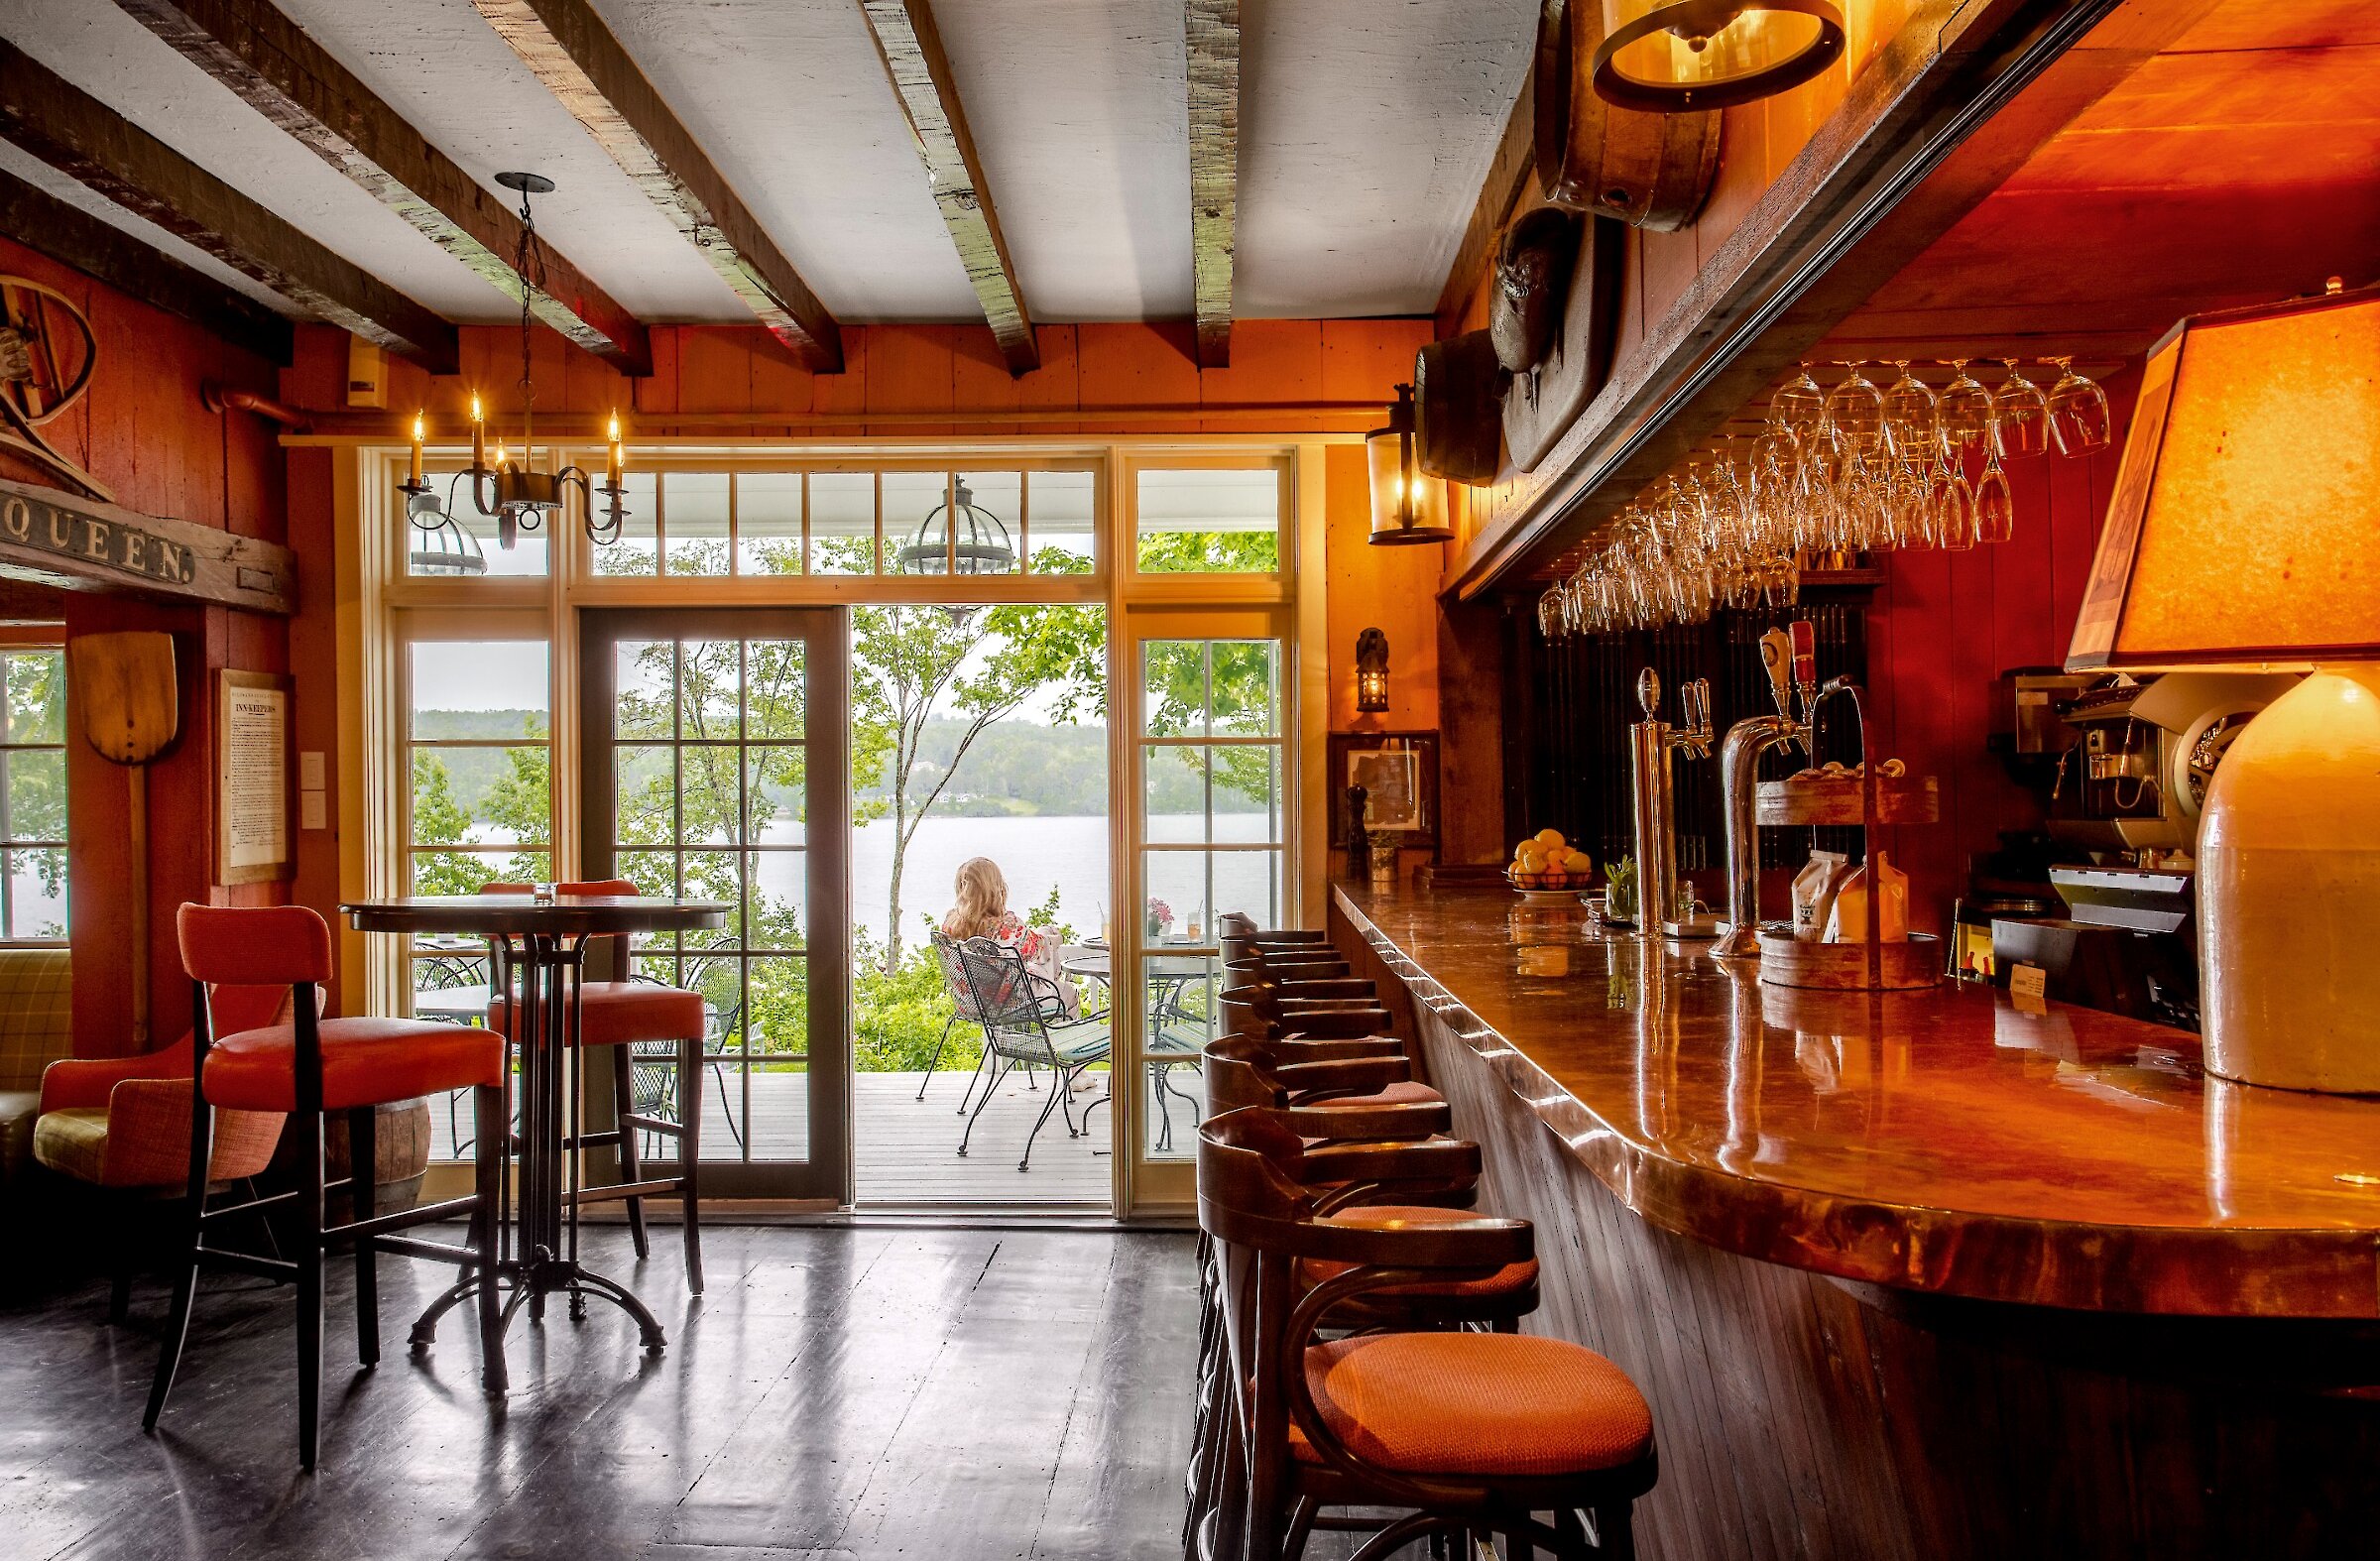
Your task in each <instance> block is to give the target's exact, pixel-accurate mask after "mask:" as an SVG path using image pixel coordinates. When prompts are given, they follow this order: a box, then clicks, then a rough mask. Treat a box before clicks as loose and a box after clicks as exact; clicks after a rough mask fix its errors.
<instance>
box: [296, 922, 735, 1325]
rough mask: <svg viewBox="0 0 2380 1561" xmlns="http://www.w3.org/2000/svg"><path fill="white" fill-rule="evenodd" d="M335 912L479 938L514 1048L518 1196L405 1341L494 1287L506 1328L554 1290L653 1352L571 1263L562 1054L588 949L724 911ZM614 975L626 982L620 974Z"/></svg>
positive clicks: (611, 1288)
mask: <svg viewBox="0 0 2380 1561" xmlns="http://www.w3.org/2000/svg"><path fill="white" fill-rule="evenodd" d="M339 908H340V909H341V910H342V911H344V912H346V915H347V919H348V921H349V922H350V923H351V924H352V925H353V926H354V927H355V928H356V930H358V931H360V932H396V933H401V934H404V935H406V936H408V937H420V936H424V935H428V934H434V933H447V934H460V935H464V936H470V937H484V938H486V939H487V940H488V945H489V947H490V948H491V949H492V950H493V951H494V958H495V968H494V970H493V971H492V972H491V974H492V976H493V978H494V979H493V982H492V986H493V987H494V990H495V991H496V992H498V993H506V994H510V995H511V997H512V1003H513V1013H514V1016H515V1021H514V1025H513V1030H514V1037H515V1039H516V1040H517V1042H518V1043H519V1045H520V1047H521V1124H520V1134H519V1138H518V1140H517V1141H518V1142H519V1144H520V1197H519V1201H518V1203H517V1205H516V1206H515V1208H514V1212H513V1214H512V1217H511V1218H510V1219H509V1220H508V1221H507V1223H506V1226H505V1235H504V1241H503V1243H502V1257H501V1258H500V1259H499V1261H498V1262H497V1265H496V1267H497V1271H496V1272H495V1273H494V1274H485V1273H480V1272H476V1271H469V1272H466V1273H465V1275H464V1277H463V1279H462V1281H461V1282H460V1283H458V1284H456V1285H454V1286H453V1287H451V1288H450V1289H448V1290H446V1291H445V1292H444V1293H443V1294H441V1295H440V1296H439V1297H438V1298H437V1299H436V1300H435V1301H433V1302H431V1303H430V1307H429V1309H428V1310H427V1311H425V1312H423V1313H422V1314H421V1318H420V1320H419V1321H418V1322H416V1323H415V1324H414V1332H413V1342H414V1343H415V1344H416V1345H427V1344H428V1343H430V1341H431V1340H432V1339H433V1338H434V1337H435V1336H436V1334H437V1327H438V1319H439V1317H441V1316H443V1315H444V1314H445V1312H446V1310H447V1309H448V1308H449V1307H452V1306H455V1305H458V1304H460V1303H461V1302H463V1301H464V1300H467V1299H469V1298H471V1297H472V1296H474V1295H476V1294H477V1293H478V1291H479V1287H480V1286H481V1285H482V1284H495V1285H497V1286H499V1287H500V1288H502V1289H505V1290H507V1291H509V1292H510V1294H508V1295H507V1296H506V1298H505V1305H504V1320H505V1323H506V1324H507V1325H508V1326H509V1325H510V1324H511V1322H512V1318H513V1313H514V1312H515V1311H517V1310H519V1309H520V1307H521V1306H522V1304H523V1303H524V1302H526V1303H527V1304H528V1306H529V1314H530V1317H531V1319H532V1320H533V1321H534V1320H535V1319H537V1318H540V1317H542V1316H543V1315H544V1313H545V1297H546V1296H548V1295H551V1294H552V1293H554V1292H555V1291H556V1290H560V1291H563V1292H566V1293H567V1294H568V1296H569V1298H570V1302H569V1304H570V1316H571V1320H572V1321H577V1320H579V1319H581V1318H584V1317H585V1316H586V1311H587V1303H586V1298H587V1296H588V1295H590V1294H594V1295H599V1296H602V1297H603V1298H604V1299H605V1300H608V1301H610V1302H611V1303H612V1304H614V1305H615V1306H618V1307H619V1308H620V1309H621V1310H622V1311H625V1312H627V1313H628V1314H629V1316H631V1317H633V1318H635V1319H636V1321H637V1327H638V1330H639V1332H640V1333H641V1335H642V1336H643V1339H644V1343H645V1347H646V1348H647V1349H648V1350H658V1349H661V1348H662V1347H663V1346H664V1345H666V1344H667V1343H668V1338H667V1336H666V1335H664V1334H663V1333H662V1332H661V1325H660V1324H659V1323H658V1322H656V1321H654V1315H653V1313H652V1312H651V1311H649V1310H647V1309H646V1306H645V1303H644V1302H642V1301H640V1300H638V1299H637V1297H636V1296H635V1294H634V1293H632V1292H631V1291H630V1290H629V1289H628V1287H627V1286H626V1285H623V1284H621V1283H620V1282H619V1281H618V1280H616V1279H612V1278H607V1277H606V1276H604V1275H603V1274H600V1273H596V1272H595V1271H593V1270H592V1269H589V1268H587V1267H585V1266H583V1265H582V1264H581V1263H580V1262H579V1261H578V1206H577V1204H576V1203H575V1202H574V1201H573V1200H572V1199H571V1197H570V1193H571V1192H572V1190H574V1188H575V1186H576V1182H577V1176H576V1170H575V1168H576V1165H577V1160H576V1158H575V1157H574V1156H572V1155H571V1154H570V1153H569V1152H568V1150H569V1148H570V1146H571V1145H572V1144H574V1143H575V1142H576V1141H577V1140H578V1138H579V1128H578V1102H577V1091H575V1090H568V1089H565V1087H564V1081H565V1079H566V1078H567V1077H568V1074H569V1072H570V1070H569V1068H568V1067H566V1066H565V1058H564V1055H563V1053H564V1049H565V1047H566V1045H567V1040H566V1037H568V1036H571V1035H575V1034H577V1033H578V1007H579V990H580V987H581V985H582V983H583V982H584V981H585V979H586V954H587V940H588V939H590V938H596V937H609V936H619V935H633V934H635V933H640V932H693V931H699V930H701V929H703V928H706V927H717V926H724V925H725V924H726V922H727V913H728V909H729V907H728V906H727V905H726V904H725V903H723V902H721V901H714V900H667V899H658V898H650V897H645V896H633V895H553V896H547V897H538V896H534V895H416V896H410V897H406V898H401V899H391V900H359V901H351V902H349V903H346V904H342V905H341V906H340V907H339ZM618 974H619V979H621V980H626V979H627V976H628V973H627V972H626V971H621V972H619V973H618ZM510 1159H511V1156H509V1155H508V1156H507V1169H506V1180H507V1182H508V1183H509V1182H510V1180H511V1167H510ZM507 1190H508V1192H509V1191H510V1188H509V1186H508V1188H507Z"/></svg>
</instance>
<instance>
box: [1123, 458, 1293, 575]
mask: <svg viewBox="0 0 2380 1561" xmlns="http://www.w3.org/2000/svg"><path fill="white" fill-rule="evenodd" d="M1133 478H1134V483H1133V486H1134V490H1135V492H1134V501H1135V502H1134V507H1133V517H1134V523H1135V524H1134V527H1133V534H1134V539H1135V540H1134V559H1133V561H1134V563H1135V565H1136V566H1137V567H1138V568H1139V570H1140V572H1141V573H1143V574H1274V573H1277V572H1279V570H1280V567H1281V508H1282V504H1281V484H1282V475H1281V472H1280V470H1279V468H1277V467H1273V466H1254V467H1192V468H1186V469H1180V470H1167V469H1161V468H1156V467H1142V468H1140V469H1139V470H1138V471H1137V472H1135V473H1134V474H1133Z"/></svg>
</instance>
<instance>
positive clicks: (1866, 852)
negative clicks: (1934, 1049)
mask: <svg viewBox="0 0 2380 1561" xmlns="http://www.w3.org/2000/svg"><path fill="white" fill-rule="evenodd" d="M1849 692H1850V694H1851V698H1852V704H1853V707H1854V708H1855V709H1857V710H1858V712H1859V752H1860V754H1861V756H1862V758H1861V766H1860V771H1859V773H1858V774H1857V775H1849V774H1844V775H1841V776H1823V775H1822V776H1811V775H1808V774H1806V773H1805V774H1804V775H1802V776H1799V777H1796V778H1793V779H1790V780H1763V781H1761V782H1760V784H1759V786H1758V787H1757V788H1756V789H1755V790H1754V791H1753V793H1752V806H1753V817H1754V819H1755V820H1756V821H1757V822H1758V823H1759V824H1760V825H1761V826H1762V827H1764V828H1797V827H1807V826H1810V825H1816V824H1832V825H1857V826H1858V827H1859V829H1860V831H1861V832H1862V834H1863V835H1864V837H1865V839H1864V842H1863V850H1862V855H1863V857H1864V859H1865V861H1866V862H1868V863H1870V864H1873V863H1874V861H1875V859H1876V826H1877V825H1878V824H1931V823H1933V822H1934V821H1935V820H1936V819H1938V818H1940V817H1941V816H1942V788H1941V786H1940V785H1939V784H1938V783H1937V782H1936V781H1935V780H1934V778H1933V777H1932V776H1879V775H1878V774H1876V762H1875V752H1876V745H1875V743H1874V742H1873V741H1872V740H1871V734H1870V733H1869V731H1868V726H1867V710H1866V706H1865V704H1864V702H1863V701H1861V700H1860V698H1859V693H1860V691H1859V690H1858V689H1856V688H1853V689H1851V690H1849ZM1882 889H1883V884H1882V879H1881V877H1880V875H1877V874H1874V873H1872V872H1871V873H1870V874H1869V875H1868V895H1867V929H1866V930H1867V940H1866V941H1865V942H1863V943H1805V942H1802V941H1801V940H1800V939H1798V938H1796V937H1794V936H1793V935H1792V934H1791V933H1790V932H1787V933H1781V934H1780V933H1775V932H1768V931H1763V932H1761V933H1760V979H1761V980H1762V981H1765V982H1767V983H1769V984H1770V985H1772V986H1780V987H1814V988H1818V989H1821V990H1825V991H1832V992H1908V991H1913V990H1915V989H1917V988H1919V987H1931V986H1933V985H1934V984H1935V983H1937V982H1939V981H1940V980H1941V979H1942V940H1941V939H1940V938H1937V937H1935V936H1933V935H1932V934H1930V933H1925V932H1912V933H1910V934H1909V936H1908V938H1907V939H1906V940H1905V941H1901V942H1894V943H1886V942H1884V941H1882V939H1881V937H1880V936H1879V934H1880V933H1881V931H1882V930H1883V928H1882V924H1881V923H1882V918H1883V913H1884V896H1883V893H1882Z"/></svg>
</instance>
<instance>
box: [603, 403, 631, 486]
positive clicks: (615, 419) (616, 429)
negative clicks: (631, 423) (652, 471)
mask: <svg viewBox="0 0 2380 1561" xmlns="http://www.w3.org/2000/svg"><path fill="white" fill-rule="evenodd" d="M610 443H611V448H610V450H608V451H607V452H606V453H605V456H604V463H603V478H604V482H605V483H606V484H607V485H608V486H610V487H612V488H614V489H617V488H618V487H619V486H620V469H621V467H623V466H625V465H626V464H627V462H626V461H625V460H624V459H623V456H624V455H625V453H626V452H625V451H623V450H622V449H621V447H620V415H619V414H618V413H614V414H612V425H611V430H610Z"/></svg>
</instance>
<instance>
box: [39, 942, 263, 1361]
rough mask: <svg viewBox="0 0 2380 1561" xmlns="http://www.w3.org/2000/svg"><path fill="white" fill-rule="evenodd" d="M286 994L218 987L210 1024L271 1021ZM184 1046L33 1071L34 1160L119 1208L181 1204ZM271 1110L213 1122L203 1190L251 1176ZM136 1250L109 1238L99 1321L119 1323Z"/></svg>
mask: <svg viewBox="0 0 2380 1561" xmlns="http://www.w3.org/2000/svg"><path fill="white" fill-rule="evenodd" d="M289 1003H290V992H289V989H288V988H287V987H222V988H219V989H217V991H216V992H215V994H214V1011H215V1020H216V1022H217V1023H218V1024H220V1025H221V1026H222V1027H223V1029H224V1030H225V1031H226V1032H227V1033H228V1032H230V1031H232V1030H241V1029H256V1028H259V1027H260V1026H263V1025H266V1024H273V1023H277V1022H279V1021H281V1019H282V1018H283V1017H284V1016H285V1015H286V1014H287V1013H288V1011H289ZM191 1050H192V1038H191V1037H190V1036H188V1035H184V1036H182V1037H181V1039H179V1040H178V1041H176V1042H175V1043H174V1044H173V1045H171V1046H167V1047H164V1048H162V1049H160V1050H157V1051H148V1052H143V1053H142V1054H141V1055H139V1056H137V1057H67V1058H61V1059H60V1060H59V1061H57V1062H53V1063H51V1064H50V1066H49V1067H48V1068H46V1069H44V1070H43V1072H42V1105H41V1115H40V1116H39V1117H38V1118H36V1119H35V1121H34V1126H33V1157H34V1158H35V1159H36V1160H38V1161H40V1162H41V1163H42V1164H43V1165H45V1166H47V1167H48V1168H49V1169H51V1170H53V1171H55V1172H57V1173H58V1174H59V1175H60V1176H64V1177H66V1178H68V1179H69V1180H72V1181H77V1182H81V1183H84V1184H85V1185H87V1186H91V1187H96V1188H100V1189H102V1190H104V1191H106V1192H109V1193H112V1194H120V1195H123V1197H124V1198H126V1199H127V1200H129V1199H131V1198H133V1197H136V1196H143V1195H146V1196H152V1197H154V1196H157V1195H160V1194H166V1195H171V1196H173V1197H177V1198H179V1197H180V1196H181V1195H182V1194H183V1193H185V1192H186V1191H187V1190H188V1183H189V1170H190V1056H191ZM282 1120H283V1116H282V1113H280V1112H278V1111H222V1112H217V1113H216V1114H215V1135H214V1150H213V1157H212V1159H211V1160H210V1161H209V1163H208V1166H207V1172H206V1177H207V1191H208V1192H209V1193H210V1194H212V1193H216V1192H220V1191H221V1190H222V1189H223V1188H224V1187H225V1186H227V1185H228V1184H230V1183H232V1182H238V1181H245V1180H247V1179H248V1178H249V1177H251V1176H256V1175H260V1174H262V1173H263V1171H264V1169H265V1167H266V1166H267V1165H268V1164H270V1163H272V1159H273V1148H274V1145H275V1144H277V1143H279V1142H280V1141H281V1124H282ZM138 1260H139V1252H138V1250H137V1249H136V1246H135V1244H134V1242H133V1241H132V1240H131V1238H130V1237H129V1235H127V1234H126V1233H125V1232H122V1231H118V1232H116V1233H114V1246H113V1248H112V1251H111V1253H110V1270H111V1272H112V1274H113V1277H114V1284H113V1286H112V1289H111V1292H110V1294H109V1296H108V1308H107V1320H108V1321H109V1322H113V1323H120V1322H122V1321H123V1320H124V1312H125V1308H126V1306H127V1305H128V1304H129V1303H130V1301H131V1297H132V1274H133V1268H134V1265H135V1263H136V1262H137V1261H138Z"/></svg>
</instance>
